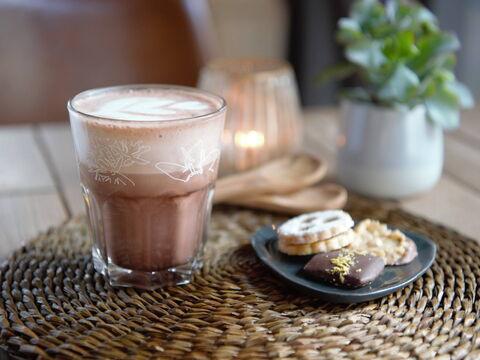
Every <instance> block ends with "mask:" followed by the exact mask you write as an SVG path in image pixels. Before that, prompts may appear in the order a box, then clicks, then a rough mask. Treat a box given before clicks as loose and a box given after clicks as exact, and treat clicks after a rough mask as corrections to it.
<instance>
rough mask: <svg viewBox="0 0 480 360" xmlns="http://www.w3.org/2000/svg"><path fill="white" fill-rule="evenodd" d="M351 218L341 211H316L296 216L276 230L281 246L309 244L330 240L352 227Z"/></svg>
mask: <svg viewBox="0 0 480 360" xmlns="http://www.w3.org/2000/svg"><path fill="white" fill-rule="evenodd" d="M353 224H354V223H353V220H352V218H351V216H350V215H349V214H348V213H346V212H344V211H342V210H327V211H317V212H313V213H308V214H304V215H300V216H297V217H295V218H293V219H290V220H288V221H287V222H285V223H283V224H282V225H281V226H280V227H279V228H278V237H279V238H280V240H281V241H282V242H283V244H285V245H286V244H289V245H300V244H310V243H315V242H318V241H322V240H327V239H330V238H332V237H334V236H336V235H338V234H341V233H344V232H346V231H348V230H349V229H351V228H352V227H353Z"/></svg>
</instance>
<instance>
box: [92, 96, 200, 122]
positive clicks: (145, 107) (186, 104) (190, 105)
mask: <svg viewBox="0 0 480 360" xmlns="http://www.w3.org/2000/svg"><path fill="white" fill-rule="evenodd" d="M208 108H209V106H208V105H206V104H205V103H201V102H199V101H196V100H191V101H181V102H176V101H174V100H168V99H159V98H155V97H126V98H121V99H115V100H111V101H109V102H107V103H105V104H103V105H102V106H101V107H100V108H99V109H98V110H97V111H95V115H97V116H105V117H114V118H118V119H123V118H125V119H130V118H132V117H134V118H135V120H144V121H149V120H155V119H158V118H159V117H164V116H168V115H170V116H171V115H181V114H183V113H185V112H188V111H199V110H200V111H201V110H208Z"/></svg>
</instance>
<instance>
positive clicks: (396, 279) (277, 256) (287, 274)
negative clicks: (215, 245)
mask: <svg viewBox="0 0 480 360" xmlns="http://www.w3.org/2000/svg"><path fill="white" fill-rule="evenodd" d="M404 233H405V235H407V236H408V237H409V238H410V239H412V240H413V241H414V242H415V244H416V245H417V250H418V256H417V257H416V258H415V259H414V260H413V261H412V262H410V263H409V264H406V265H400V266H386V267H385V269H384V270H383V272H382V273H381V274H380V276H379V277H378V278H376V279H375V281H374V282H372V283H371V284H370V285H367V286H364V287H361V288H358V289H344V288H339V287H335V286H331V285H328V284H327V283H322V282H319V281H315V280H312V279H310V278H308V277H306V276H305V275H304V274H303V272H302V269H303V267H304V266H305V264H306V263H307V262H308V261H309V260H310V259H311V258H312V256H313V255H309V256H289V255H285V254H282V253H281V252H280V251H279V250H278V237H277V233H276V231H275V230H274V229H273V228H272V227H270V226H267V227H264V228H261V229H260V230H258V231H257V232H256V233H255V234H254V235H253V237H252V239H251V242H252V246H253V248H254V250H255V252H256V253H257V256H258V257H259V258H260V260H262V261H263V262H264V263H265V265H267V266H268V267H269V268H270V269H271V270H273V271H274V272H275V273H277V274H278V275H279V276H281V277H282V278H283V279H285V280H286V281H288V282H289V283H291V284H293V285H295V286H297V287H299V288H302V289H304V290H307V291H310V292H315V293H316V294H318V295H319V296H320V298H322V299H324V300H325V301H329V302H332V303H347V304H353V303H358V302H362V301H368V300H373V299H377V298H380V297H383V296H385V295H388V294H390V293H392V292H394V291H397V290H400V289H402V288H404V287H405V286H407V285H408V284H410V283H411V282H413V281H415V280H416V279H417V278H419V277H420V276H421V275H422V274H423V273H424V272H425V271H427V269H428V268H429V267H430V266H431V265H432V263H433V260H434V259H435V254H436V251H437V247H436V245H435V243H434V242H433V241H432V240H430V239H428V238H426V237H424V236H421V235H418V234H415V233H412V232H409V231H404Z"/></svg>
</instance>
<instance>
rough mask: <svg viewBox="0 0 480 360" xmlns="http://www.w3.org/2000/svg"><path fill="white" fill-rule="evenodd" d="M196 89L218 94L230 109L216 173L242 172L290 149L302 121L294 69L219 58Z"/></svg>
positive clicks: (259, 61)
mask: <svg viewBox="0 0 480 360" xmlns="http://www.w3.org/2000/svg"><path fill="white" fill-rule="evenodd" d="M199 86H200V87H201V88H203V89H206V90H209V91H211V92H213V93H217V94H219V95H222V96H223V97H224V98H225V99H226V100H227V103H228V106H229V110H228V112H227V119H226V124H225V130H224V133H223V136H222V142H223V149H222V157H221V162H220V173H221V174H228V173H233V172H236V171H243V170H247V169H249V168H252V167H255V166H257V165H260V164H261V163H263V162H265V161H268V160H270V159H273V158H276V157H279V156H282V155H285V154H287V153H289V152H291V151H294V150H295V149H296V148H297V147H298V145H299V143H300V141H301V129H302V119H301V115H300V106H299V101H298V94H297V87H296V83H295V78H294V75H293V71H292V69H291V67H290V65H289V64H288V63H285V62H284V61H281V60H273V59H218V60H214V61H212V62H210V63H209V64H208V65H207V66H206V67H205V68H204V69H203V70H202V72H201V74H200V82H199Z"/></svg>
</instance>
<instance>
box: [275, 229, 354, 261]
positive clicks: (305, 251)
mask: <svg viewBox="0 0 480 360" xmlns="http://www.w3.org/2000/svg"><path fill="white" fill-rule="evenodd" d="M356 236H357V235H356V234H355V232H354V231H353V230H352V229H349V230H347V231H346V232H344V233H342V234H339V235H337V236H334V237H331V238H330V239H327V240H320V241H316V242H313V243H308V244H291V243H289V242H285V240H282V239H280V240H279V241H278V249H279V250H280V251H281V252H282V253H284V254H287V255H312V254H318V253H323V252H329V251H333V250H338V249H341V248H343V247H345V246H347V245H349V244H351V243H352V242H353V241H354V239H355V237H356Z"/></svg>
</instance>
